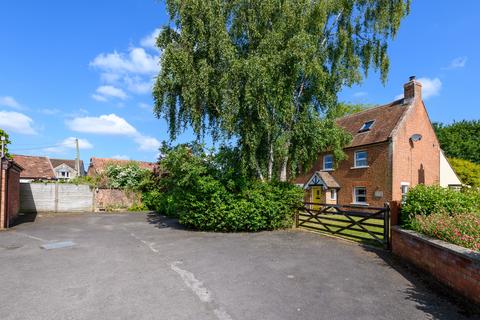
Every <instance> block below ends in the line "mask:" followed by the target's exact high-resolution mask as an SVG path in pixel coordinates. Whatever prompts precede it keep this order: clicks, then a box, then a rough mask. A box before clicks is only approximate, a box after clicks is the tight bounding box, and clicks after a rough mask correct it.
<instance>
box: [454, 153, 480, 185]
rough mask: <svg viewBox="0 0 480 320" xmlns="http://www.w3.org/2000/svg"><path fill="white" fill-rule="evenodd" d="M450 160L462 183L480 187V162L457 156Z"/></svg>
mask: <svg viewBox="0 0 480 320" xmlns="http://www.w3.org/2000/svg"><path fill="white" fill-rule="evenodd" d="M449 161H450V164H451V165H452V167H453V169H454V170H455V172H456V173H457V175H458V177H459V178H460V180H461V181H462V183H464V184H466V185H469V186H472V187H476V188H480V164H477V163H473V162H470V161H468V160H463V159H456V158H452V159H449Z"/></svg>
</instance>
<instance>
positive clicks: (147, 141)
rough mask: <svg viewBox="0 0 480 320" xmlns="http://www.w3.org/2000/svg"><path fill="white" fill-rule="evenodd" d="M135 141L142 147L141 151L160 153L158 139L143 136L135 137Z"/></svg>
mask: <svg viewBox="0 0 480 320" xmlns="http://www.w3.org/2000/svg"><path fill="white" fill-rule="evenodd" d="M134 140H135V142H136V143H138V145H139V146H140V150H143V151H158V149H159V148H160V145H161V143H160V141H158V140H157V139H155V138H152V137H149V136H144V135H141V134H139V135H138V136H137V137H135V139H134Z"/></svg>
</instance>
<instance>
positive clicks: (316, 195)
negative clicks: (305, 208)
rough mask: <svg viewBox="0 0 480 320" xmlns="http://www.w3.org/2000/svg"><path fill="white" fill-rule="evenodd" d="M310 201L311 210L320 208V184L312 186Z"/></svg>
mask: <svg viewBox="0 0 480 320" xmlns="http://www.w3.org/2000/svg"><path fill="white" fill-rule="evenodd" d="M312 202H313V210H320V208H321V206H320V204H321V203H323V190H322V187H321V186H314V187H312ZM317 203H318V204H317Z"/></svg>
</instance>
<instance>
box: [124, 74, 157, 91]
mask: <svg viewBox="0 0 480 320" xmlns="http://www.w3.org/2000/svg"><path fill="white" fill-rule="evenodd" d="M124 81H125V84H126V85H127V89H128V90H129V91H131V92H133V93H138V94H145V93H148V92H152V88H153V79H152V80H151V81H144V80H142V78H140V77H138V76H135V77H129V76H126V77H124Z"/></svg>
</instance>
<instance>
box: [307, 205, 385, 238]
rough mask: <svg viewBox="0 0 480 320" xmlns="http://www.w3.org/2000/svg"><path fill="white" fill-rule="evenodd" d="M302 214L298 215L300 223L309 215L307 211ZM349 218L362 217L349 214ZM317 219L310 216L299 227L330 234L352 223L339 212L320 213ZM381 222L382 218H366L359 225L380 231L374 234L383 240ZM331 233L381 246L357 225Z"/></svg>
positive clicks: (357, 219) (356, 218) (359, 218)
mask: <svg viewBox="0 0 480 320" xmlns="http://www.w3.org/2000/svg"><path fill="white" fill-rule="evenodd" d="M304 214H305V215H300V223H302V221H305V220H307V219H309V217H310V216H309V215H308V213H304ZM350 218H352V219H353V220H354V221H359V220H362V219H364V218H361V217H354V216H350ZM330 219H336V220H341V221H332V220H330ZM318 220H320V222H321V223H326V224H328V226H327V227H328V229H330V231H329V230H328V229H327V227H326V226H324V225H322V224H320V223H319V222H318ZM318 220H317V219H315V218H312V219H310V221H309V222H304V223H303V224H302V225H301V226H300V227H301V228H307V229H309V230H314V231H318V232H320V233H326V234H329V235H332V234H333V232H337V231H338V230H340V229H341V228H343V227H347V226H349V225H350V224H352V221H351V220H350V219H349V218H348V217H346V216H344V215H339V214H322V215H319V216H318ZM383 223H384V222H383V220H380V219H367V220H365V221H363V222H362V223H361V225H362V226H363V227H364V228H365V229H367V230H369V231H372V232H377V233H381V234H376V235H375V236H376V237H377V238H378V239H380V240H382V241H383V238H384V237H383ZM365 224H371V225H365ZM377 226H378V227H377ZM333 235H336V236H339V237H343V238H347V239H349V240H353V241H356V242H361V243H365V244H369V245H375V246H382V245H381V244H380V243H379V242H378V241H376V240H375V238H374V237H373V236H372V235H370V234H369V233H368V232H366V231H365V230H363V229H362V228H361V227H360V226H359V225H354V226H350V227H348V229H344V230H341V231H340V232H339V233H335V234H333Z"/></svg>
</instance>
